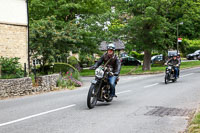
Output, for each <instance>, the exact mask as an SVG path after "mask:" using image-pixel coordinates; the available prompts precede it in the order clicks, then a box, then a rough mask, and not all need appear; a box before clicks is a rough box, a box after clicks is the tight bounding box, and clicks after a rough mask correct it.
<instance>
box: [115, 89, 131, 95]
mask: <svg viewBox="0 0 200 133" xmlns="http://www.w3.org/2000/svg"><path fill="white" fill-rule="evenodd" d="M128 92H131V90H127V91H122V92H118V93H116V94H117V95H119V94H122V93H128Z"/></svg>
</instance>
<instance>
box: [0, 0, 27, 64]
mask: <svg viewBox="0 0 200 133" xmlns="http://www.w3.org/2000/svg"><path fill="white" fill-rule="evenodd" d="M27 18H28V17H27V2H26V0H0V57H1V56H3V57H9V58H11V57H19V58H20V60H19V61H20V63H21V64H22V66H23V65H24V63H26V64H27V65H28V19H27Z"/></svg>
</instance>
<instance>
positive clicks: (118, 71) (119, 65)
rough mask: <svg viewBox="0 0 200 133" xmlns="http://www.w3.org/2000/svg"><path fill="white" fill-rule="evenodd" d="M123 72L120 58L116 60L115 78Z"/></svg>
mask: <svg viewBox="0 0 200 133" xmlns="http://www.w3.org/2000/svg"><path fill="white" fill-rule="evenodd" d="M120 70H121V62H120V60H119V58H117V59H116V68H115V73H114V75H115V76H118V75H119V73H120Z"/></svg>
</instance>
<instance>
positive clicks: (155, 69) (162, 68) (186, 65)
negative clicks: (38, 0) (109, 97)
mask: <svg viewBox="0 0 200 133" xmlns="http://www.w3.org/2000/svg"><path fill="white" fill-rule="evenodd" d="M197 66H200V61H191V62H182V63H181V67H180V68H181V69H184V68H192V67H197ZM165 68H166V66H159V65H156V66H152V67H151V70H150V71H142V66H139V67H138V68H137V69H136V66H122V68H121V72H120V75H130V74H150V73H160V72H164V71H165ZM133 69H134V71H132V73H130V72H131V70H133ZM80 75H81V76H94V70H88V69H87V70H82V71H81V72H80Z"/></svg>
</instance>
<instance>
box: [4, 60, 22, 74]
mask: <svg viewBox="0 0 200 133" xmlns="http://www.w3.org/2000/svg"><path fill="white" fill-rule="evenodd" d="M0 64H1V72H2V77H1V78H20V77H23V74H24V72H23V70H22V66H21V64H20V63H19V58H17V57H15V58H7V57H1V58H0Z"/></svg>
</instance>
